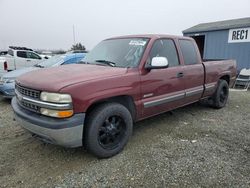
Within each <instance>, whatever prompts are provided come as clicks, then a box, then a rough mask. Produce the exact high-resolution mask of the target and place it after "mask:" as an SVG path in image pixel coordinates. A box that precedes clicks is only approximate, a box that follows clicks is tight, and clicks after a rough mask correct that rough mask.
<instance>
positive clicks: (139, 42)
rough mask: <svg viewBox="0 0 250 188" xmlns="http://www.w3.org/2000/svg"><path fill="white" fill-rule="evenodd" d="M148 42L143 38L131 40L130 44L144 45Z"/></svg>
mask: <svg viewBox="0 0 250 188" xmlns="http://www.w3.org/2000/svg"><path fill="white" fill-rule="evenodd" d="M145 44H146V41H142V40H131V41H130V42H129V45H132V46H144V45H145Z"/></svg>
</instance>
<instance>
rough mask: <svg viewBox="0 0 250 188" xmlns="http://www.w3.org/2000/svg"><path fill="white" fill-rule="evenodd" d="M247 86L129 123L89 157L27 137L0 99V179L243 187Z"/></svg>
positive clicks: (7, 182)
mask: <svg viewBox="0 0 250 188" xmlns="http://www.w3.org/2000/svg"><path fill="white" fill-rule="evenodd" d="M249 159H250V92H235V91H234V92H231V93H230V98H229V101H228V105H227V106H226V107H225V108H223V109H220V110H215V109H211V108H208V107H205V106H201V105H198V104H194V105H190V106H187V107H184V108H180V109H177V110H174V111H173V112H171V113H165V114H162V115H159V116H156V117H154V118H150V119H147V120H145V121H142V122H139V123H136V124H135V128H134V133H133V137H132V138H131V140H130V142H129V143H128V145H127V146H126V147H125V149H124V151H123V152H122V153H120V154H118V155H117V156H114V157H112V158H110V159H102V160H99V159H96V158H95V157H94V156H92V155H90V154H88V153H87V152H86V151H85V150H84V149H82V148H77V149H65V148H62V147H58V146H53V145H48V144H44V143H42V142H40V141H38V140H36V139H34V138H32V137H31V135H30V134H29V133H27V132H26V131H24V130H23V129H22V128H21V127H20V126H19V125H18V123H17V122H15V121H14V120H13V113H12V110H11V106H10V101H8V100H3V99H0V187H140V186H141V187H250V175H249V174H250V160H249Z"/></svg>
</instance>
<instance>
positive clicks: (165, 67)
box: [12, 35, 236, 158]
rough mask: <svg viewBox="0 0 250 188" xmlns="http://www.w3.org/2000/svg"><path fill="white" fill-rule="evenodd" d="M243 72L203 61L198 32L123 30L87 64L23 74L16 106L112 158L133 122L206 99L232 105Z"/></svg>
mask: <svg viewBox="0 0 250 188" xmlns="http://www.w3.org/2000/svg"><path fill="white" fill-rule="evenodd" d="M235 76H236V62H235V61H233V60H221V61H217V60H214V61H205V62H203V61H202V59H201V57H200V54H199V49H198V48H197V46H196V43H195V41H194V40H193V39H192V38H187V37H177V36H169V35H135V36H122V37H116V38H110V39H107V40H104V41H102V42H101V43H99V44H98V45H97V46H96V47H95V48H94V49H93V50H92V51H91V52H90V53H88V54H87V55H86V57H85V59H84V62H81V63H80V64H75V65H65V66H61V67H57V68H50V69H46V70H38V71H34V72H30V73H27V74H25V75H23V76H21V77H19V78H18V79H17V80H16V89H15V92H16V97H15V98H13V100H12V107H13V109H14V112H15V118H16V120H17V121H18V122H19V123H20V124H21V125H22V126H23V127H24V128H25V129H27V130H28V131H30V132H31V133H32V134H33V135H35V136H36V137H37V138H39V139H41V140H43V141H45V142H48V143H53V144H57V145H62V146H65V147H78V146H85V147H86V148H87V150H88V151H90V152H91V153H93V154H94V155H96V156H98V157H100V158H105V157H110V156H113V155H115V154H117V153H119V152H120V151H121V150H122V149H123V148H124V146H125V145H126V143H127V142H128V140H129V137H130V136H131V134H132V130H133V122H136V121H139V120H142V119H145V118H148V117H151V116H154V115H157V114H160V113H163V112H166V111H170V110H173V109H175V108H178V107H182V106H185V105H187V104H190V103H194V102H197V101H200V100H202V99H209V100H210V101H211V105H212V106H213V107H214V108H222V107H224V106H225V104H226V102H227V99H228V94H229V89H228V88H229V86H230V85H232V84H233V82H234V80H235Z"/></svg>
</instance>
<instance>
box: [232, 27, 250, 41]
mask: <svg viewBox="0 0 250 188" xmlns="http://www.w3.org/2000/svg"><path fill="white" fill-rule="evenodd" d="M238 42H250V27H248V28H238V29H230V30H229V34H228V43H238Z"/></svg>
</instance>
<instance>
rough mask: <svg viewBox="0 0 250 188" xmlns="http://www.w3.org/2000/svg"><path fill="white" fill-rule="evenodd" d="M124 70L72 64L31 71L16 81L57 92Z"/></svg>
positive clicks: (121, 72) (124, 69) (111, 75)
mask: <svg viewBox="0 0 250 188" xmlns="http://www.w3.org/2000/svg"><path fill="white" fill-rule="evenodd" d="M126 72H127V68H119V67H109V66H100V65H86V64H72V65H63V66H60V67H53V68H48V69H46V68H45V69H40V70H36V71H32V72H29V73H26V74H24V75H22V76H20V77H18V78H17V80H16V82H17V83H18V84H20V85H22V86H25V87H28V88H32V89H36V90H40V91H50V92H58V91H59V90H60V89H62V88H64V87H66V86H69V85H73V84H77V83H82V82H87V81H91V80H97V79H105V78H110V77H113V76H119V75H123V74H125V73H126Z"/></svg>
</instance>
